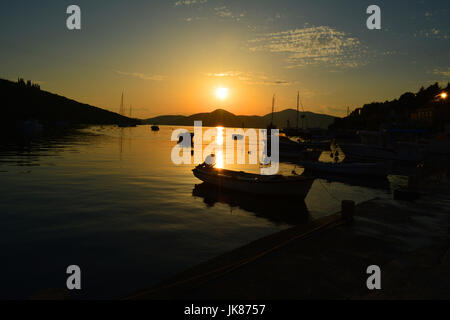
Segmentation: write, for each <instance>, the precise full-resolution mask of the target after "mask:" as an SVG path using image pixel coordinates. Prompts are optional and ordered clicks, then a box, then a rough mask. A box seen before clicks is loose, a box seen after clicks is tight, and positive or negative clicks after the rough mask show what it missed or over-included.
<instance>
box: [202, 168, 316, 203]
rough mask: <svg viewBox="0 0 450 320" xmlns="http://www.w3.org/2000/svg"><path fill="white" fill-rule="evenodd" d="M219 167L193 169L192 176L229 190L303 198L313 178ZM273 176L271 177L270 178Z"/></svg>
mask: <svg viewBox="0 0 450 320" xmlns="http://www.w3.org/2000/svg"><path fill="white" fill-rule="evenodd" d="M230 172H231V171H228V170H221V169H215V168H211V169H203V168H196V169H194V170H193V173H194V176H195V177H196V178H198V179H199V180H201V181H203V182H206V183H209V184H212V185H214V186H217V187H220V188H225V189H229V190H234V191H239V192H244V193H251V194H258V195H267V196H295V197H296V198H299V199H304V198H305V197H306V195H307V194H308V192H309V190H310V188H311V186H312V184H313V182H314V179H313V178H310V177H303V176H296V177H289V178H286V177H282V176H260V175H252V174H244V173H239V172H233V173H234V174H235V176H231V175H230V174H229V173H230ZM271 177H273V178H271Z"/></svg>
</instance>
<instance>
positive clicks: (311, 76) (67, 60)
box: [0, 0, 450, 118]
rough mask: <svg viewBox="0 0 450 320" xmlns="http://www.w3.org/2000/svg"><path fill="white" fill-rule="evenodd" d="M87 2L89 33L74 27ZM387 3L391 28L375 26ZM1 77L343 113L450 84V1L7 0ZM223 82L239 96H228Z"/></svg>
mask: <svg viewBox="0 0 450 320" xmlns="http://www.w3.org/2000/svg"><path fill="white" fill-rule="evenodd" d="M70 4H77V5H79V6H80V7H81V11H82V30H81V31H69V30H67V28H66V18H67V16H68V15H67V14H66V8H67V6H68V5H70ZM371 4H377V5H378V6H380V7H381V11H382V30H368V29H367V28H366V19H367V17H368V15H367V14H366V8H367V7H368V6H369V5H371ZM0 42H1V50H0V77H1V78H6V79H10V80H16V79H17V78H18V77H24V78H25V79H31V80H33V81H36V82H39V83H40V84H41V87H42V89H44V90H47V91H51V92H55V93H58V94H61V95H64V96H67V97H69V98H73V99H76V100H78V101H80V102H85V103H89V104H92V105H95V106H98V107H102V108H106V109H109V110H112V111H115V112H118V111H119V106H120V96H121V93H122V90H124V91H125V103H126V105H127V107H128V106H129V105H130V104H131V105H132V106H133V110H134V113H133V115H134V116H136V117H140V118H147V117H151V116H155V115H161V114H192V113H196V112H207V111H212V110H214V109H217V108H224V109H227V110H228V111H230V112H233V113H236V114H259V115H262V114H267V113H269V112H270V109H271V98H272V95H273V94H274V93H275V94H276V95H277V109H278V110H280V109H285V108H288V107H295V104H296V94H297V91H300V95H301V97H302V100H303V104H304V106H305V108H306V109H307V110H308V111H312V112H318V113H327V114H332V115H337V116H343V115H345V113H346V110H347V106H349V107H350V108H355V107H359V106H361V105H362V104H364V103H368V102H371V101H385V100H387V99H393V98H397V97H398V96H399V95H400V94H402V93H403V92H405V91H417V90H418V89H419V88H420V87H421V86H426V85H429V84H431V83H433V82H436V81H438V82H440V83H446V82H447V81H449V80H450V2H449V1H448V0H446V1H444V0H443V1H437V0H435V1H381V0H376V1H325V0H315V1H301V0H278V1H273V0H270V1H269V0H246V1H234V0H166V1H162V0H161V1H149V0H139V1H131V0H130V1H125V0H122V1H118V0H108V1H103V0H96V1H82V0H77V1H72V2H70V3H69V2H66V1H60V0H54V1H50V0H42V1H2V2H1V3H0ZM218 87H223V88H228V97H227V98H225V99H218V97H217V96H216V94H215V92H216V89H217V88H218Z"/></svg>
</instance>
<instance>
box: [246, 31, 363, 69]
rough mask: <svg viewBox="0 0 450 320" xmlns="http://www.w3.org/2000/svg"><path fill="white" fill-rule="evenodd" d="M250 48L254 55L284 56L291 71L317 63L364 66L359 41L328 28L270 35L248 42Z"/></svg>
mask: <svg viewBox="0 0 450 320" xmlns="http://www.w3.org/2000/svg"><path fill="white" fill-rule="evenodd" d="M248 48H249V50H250V51H252V52H258V51H262V52H272V53H280V54H285V55H286V62H287V63H288V65H287V67H288V68H294V67H302V66H306V65H316V64H329V65H333V66H338V67H357V66H359V65H361V64H364V62H363V59H362V56H363V54H364V49H363V48H362V45H361V43H360V41H359V40H358V39H357V38H355V37H351V36H349V35H348V34H346V33H345V32H342V31H338V30H335V29H333V28H330V27H327V26H319V27H305V28H303V29H293V30H287V31H281V32H275V33H267V34H264V35H262V36H261V37H258V38H256V39H253V40H250V41H248Z"/></svg>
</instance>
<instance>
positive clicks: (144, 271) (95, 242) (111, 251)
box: [0, 126, 395, 299]
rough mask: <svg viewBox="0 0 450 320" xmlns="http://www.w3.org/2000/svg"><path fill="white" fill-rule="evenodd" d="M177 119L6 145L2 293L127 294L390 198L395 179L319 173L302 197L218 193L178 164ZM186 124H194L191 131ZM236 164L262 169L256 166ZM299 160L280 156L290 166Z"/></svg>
mask: <svg viewBox="0 0 450 320" xmlns="http://www.w3.org/2000/svg"><path fill="white" fill-rule="evenodd" d="M173 129H174V127H161V131H160V132H156V133H154V132H151V131H150V129H149V127H148V126H141V127H137V128H124V129H120V128H116V127H91V128H88V129H83V130H80V131H77V132H75V133H73V134H70V135H64V136H59V137H51V138H48V137H47V138H41V139H36V140H33V141H32V142H26V143H25V142H24V143H16V142H14V143H3V144H2V145H1V148H0V177H1V184H0V194H1V199H2V200H1V202H0V255H1V257H2V258H1V263H0V272H1V273H0V278H1V287H0V298H28V297H31V296H33V295H36V294H38V293H40V292H42V291H43V290H46V289H49V288H65V284H66V278H67V275H66V268H67V267H68V266H69V265H79V266H80V267H81V270H82V286H83V289H82V291H81V292H80V293H78V294H77V295H76V296H75V297H81V298H89V299H96V298H119V297H122V296H126V295H128V294H131V293H133V292H135V291H137V290H140V289H146V288H148V287H150V286H152V285H153V284H155V283H157V282H159V281H161V280H163V279H165V278H167V277H170V276H172V275H174V274H175V273H177V272H180V271H183V270H184V269H186V268H188V267H191V266H193V265H196V264H198V263H200V262H202V261H205V260H207V259H210V258H212V257H214V256H217V255H219V254H221V253H224V252H226V251H229V250H232V249H234V248H237V247H239V246H241V245H244V244H246V243H249V242H251V241H253V240H256V239H258V238H260V237H263V236H266V235H268V234H271V233H273V232H276V231H278V230H281V229H285V228H288V227H290V226H292V225H295V224H300V223H305V222H306V221H308V220H310V219H315V218H318V217H321V216H325V215H329V214H332V213H335V212H337V211H339V208H340V202H339V201H340V200H342V199H352V200H356V201H358V202H359V201H364V200H368V199H371V198H374V197H389V194H390V187H391V185H392V183H395V181H394V182H393V181H392V180H391V181H386V182H385V183H379V184H376V185H373V184H371V183H361V182H357V183H352V184H349V183H343V182H329V181H326V180H322V179H317V180H316V181H315V182H314V185H313V187H312V188H311V190H310V192H309V194H308V197H307V198H306V200H305V203H303V202H301V201H287V203H286V201H284V202H283V201H278V200H274V199H270V198H268V199H267V198H266V199H264V198H261V197H249V196H245V195H236V194H227V193H224V194H222V193H221V194H218V193H217V192H214V191H213V190H211V188H209V187H207V186H205V185H202V184H201V182H200V181H199V180H197V179H196V178H195V177H194V176H193V175H192V172H191V169H192V168H193V167H194V165H183V166H175V165H174V164H173V163H172V161H171V158H170V156H171V151H172V148H173V146H174V145H175V142H171V141H170V138H171V134H172V131H173ZM187 129H189V128H187ZM232 168H233V169H236V168H238V169H240V170H248V171H257V170H258V167H256V166H240V167H239V166H234V167H232ZM293 169H295V170H296V171H297V172H298V173H301V169H299V168H295V167H294V165H290V164H282V165H281V172H282V173H286V174H290V173H291V172H292V170H293Z"/></svg>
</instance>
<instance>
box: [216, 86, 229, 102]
mask: <svg viewBox="0 0 450 320" xmlns="http://www.w3.org/2000/svg"><path fill="white" fill-rule="evenodd" d="M228 93H229V90H228V88H217V89H216V97H217V99H220V100H225V99H226V98H228Z"/></svg>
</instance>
